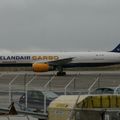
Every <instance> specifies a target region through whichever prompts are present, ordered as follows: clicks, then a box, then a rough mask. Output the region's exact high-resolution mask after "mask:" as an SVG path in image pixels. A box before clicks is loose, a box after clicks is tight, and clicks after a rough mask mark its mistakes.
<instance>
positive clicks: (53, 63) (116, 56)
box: [0, 44, 120, 75]
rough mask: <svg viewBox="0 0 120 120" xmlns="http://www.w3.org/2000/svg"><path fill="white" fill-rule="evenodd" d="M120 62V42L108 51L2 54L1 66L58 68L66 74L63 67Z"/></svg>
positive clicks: (106, 64) (105, 64)
mask: <svg viewBox="0 0 120 120" xmlns="http://www.w3.org/2000/svg"><path fill="white" fill-rule="evenodd" d="M115 64H120V44H119V45H118V46H117V47H116V48H114V49H113V50H112V51H107V52H41V53H12V54H10V53H9V54H7V55H4V54H0V66H7V67H12V66H13V67H20V66H22V67H27V66H31V67H32V69H33V71H34V72H47V71H50V70H57V71H58V72H57V75H65V74H66V73H65V72H64V71H63V68H71V67H97V66H108V65H115Z"/></svg>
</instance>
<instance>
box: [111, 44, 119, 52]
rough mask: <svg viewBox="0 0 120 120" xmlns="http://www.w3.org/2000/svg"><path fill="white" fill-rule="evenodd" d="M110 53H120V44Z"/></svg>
mask: <svg viewBox="0 0 120 120" xmlns="http://www.w3.org/2000/svg"><path fill="white" fill-rule="evenodd" d="M110 52H117V53H120V44H119V45H117V47H116V48H114V49H113V50H112V51H110Z"/></svg>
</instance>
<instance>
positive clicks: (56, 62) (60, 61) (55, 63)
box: [36, 57, 73, 66]
mask: <svg viewBox="0 0 120 120" xmlns="http://www.w3.org/2000/svg"><path fill="white" fill-rule="evenodd" d="M72 60H73V57H69V58H63V59H58V60H54V61H48V62H45V63H48V64H49V65H53V66H59V65H64V64H68V63H70V62H71V61H72ZM36 63H41V62H39V61H37V62H36ZM42 63H43V62H42Z"/></svg>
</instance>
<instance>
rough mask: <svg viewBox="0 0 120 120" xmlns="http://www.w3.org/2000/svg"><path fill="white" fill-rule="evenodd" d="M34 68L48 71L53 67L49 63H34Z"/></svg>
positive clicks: (35, 70) (39, 70) (37, 70)
mask: <svg viewBox="0 0 120 120" xmlns="http://www.w3.org/2000/svg"><path fill="white" fill-rule="evenodd" d="M32 68H33V71H34V72H48V71H49V70H51V69H52V66H49V64H47V63H34V64H33V65H32Z"/></svg>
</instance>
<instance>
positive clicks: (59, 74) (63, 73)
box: [57, 66, 66, 76]
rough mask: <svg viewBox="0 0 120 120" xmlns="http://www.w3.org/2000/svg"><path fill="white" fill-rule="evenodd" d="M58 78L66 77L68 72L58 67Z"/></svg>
mask: <svg viewBox="0 0 120 120" xmlns="http://www.w3.org/2000/svg"><path fill="white" fill-rule="evenodd" d="M57 70H58V72H57V76H65V75H66V72H63V67H61V66H59V67H57Z"/></svg>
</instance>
